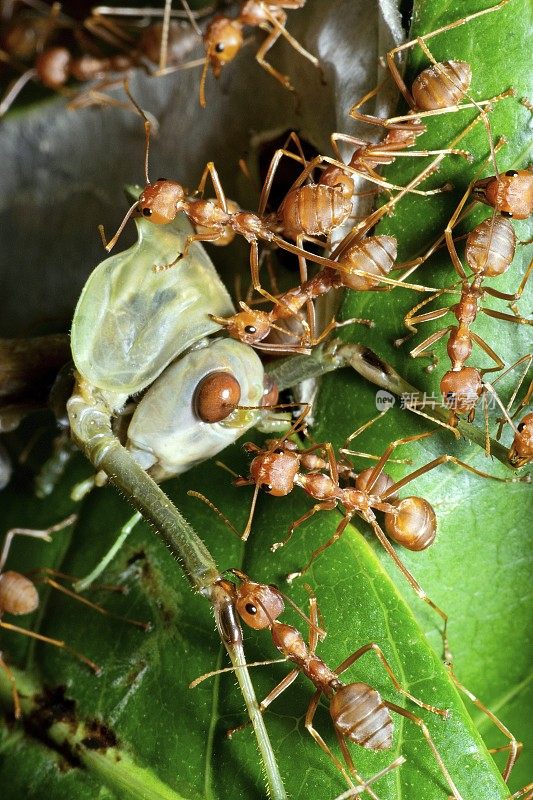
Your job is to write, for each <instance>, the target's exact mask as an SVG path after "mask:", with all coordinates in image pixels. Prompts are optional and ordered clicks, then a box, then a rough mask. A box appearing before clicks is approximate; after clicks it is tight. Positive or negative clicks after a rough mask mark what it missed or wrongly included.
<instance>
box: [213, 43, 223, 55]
mask: <svg viewBox="0 0 533 800" xmlns="http://www.w3.org/2000/svg"><path fill="white" fill-rule="evenodd" d="M224 46H225V45H224V42H217V43H216V45H215V53H223V52H224Z"/></svg>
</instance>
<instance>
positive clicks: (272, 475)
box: [235, 408, 528, 661]
mask: <svg viewBox="0 0 533 800" xmlns="http://www.w3.org/2000/svg"><path fill="white" fill-rule="evenodd" d="M387 410H388V409H386V410H385V411H383V412H381V413H380V414H379V415H378V416H377V417H374V418H373V419H371V420H370V421H368V422H367V423H365V424H364V425H362V426H361V427H360V428H359V429H357V430H356V431H354V433H352V434H351V435H350V436H349V437H348V439H347V440H346V443H345V446H344V447H343V448H342V449H341V453H344V454H346V455H352V454H353V453H352V451H350V450H348V449H347V445H348V444H349V443H350V442H351V441H353V439H355V438H356V437H357V436H359V435H360V434H361V433H362V432H363V431H365V430H367V429H368V428H369V427H370V426H371V425H373V424H374V423H375V422H377V421H378V420H379V419H381V417H382V416H383V415H384V414H385V413H387ZM307 412H308V408H306V409H304V411H303V413H302V414H301V415H300V417H299V418H298V420H297V421H296V422H295V423H294V425H293V426H292V428H290V429H289V431H287V433H286V434H285V435H284V436H283V437H282V438H280V439H275V440H269V441H268V442H267V444H266V447H265V448H263V449H262V448H259V447H258V446H257V445H255V444H253V443H251V442H249V443H247V444H245V445H244V446H245V449H246V450H247V451H248V452H251V453H254V458H253V460H252V463H251V464H250V475H249V477H248V478H244V477H237V479H236V480H235V484H236V485H237V486H249V485H253V486H254V487H255V488H254V495H253V499H252V505H251V509H250V514H249V517H248V521H247V524H246V527H245V529H244V532H243V534H242V537H241V538H242V539H243V540H246V539H247V538H248V536H249V535H250V531H251V525H252V519H253V515H254V511H255V505H256V502H257V497H258V493H259V490H260V489H263V490H264V491H266V492H267V494H271V495H273V496H274V497H283V496H286V495H288V494H290V492H291V491H292V490H293V489H294V487H295V486H300V487H301V488H302V489H303V490H304V492H305V493H306V494H308V495H309V496H310V497H312V498H313V499H314V500H316V501H317V502H316V503H315V505H314V506H313V507H312V508H311V509H310V510H309V511H307V512H306V513H305V514H304V515H303V516H302V517H300V518H299V519H297V520H296V521H295V522H293V523H292V525H291V526H290V528H289V532H288V535H287V537H286V538H285V539H284V540H283V541H281V542H276V543H275V544H274V545H272V548H271V549H272V551H275V550H277V549H278V548H279V547H282V546H284V545H285V544H287V542H289V540H290V539H291V537H292V534H293V532H294V531H295V529H296V528H297V527H299V526H300V525H301V524H302V523H304V522H305V521H306V520H308V519H310V518H311V517H312V516H314V514H316V513H318V512H319V511H331V510H333V509H335V508H338V507H339V506H342V508H343V512H344V513H343V518H342V520H341V521H340V523H339V525H338V526H337V528H336V529H335V532H334V533H333V535H332V536H331V537H330V539H328V541H327V542H325V543H323V544H322V545H320V547H318V548H317V549H316V550H315V551H314V552H313V553H312V554H311V557H310V558H309V560H308V562H307V563H306V564H305V566H304V567H303V568H302V569H300V570H298V571H297V572H293V573H291V574H290V575H289V576H288V578H287V580H288V581H289V582H292V581H293V580H294V579H295V578H297V577H299V576H301V575H303V574H304V573H305V572H307V570H308V569H309V568H310V567H311V566H312V564H313V562H314V561H315V559H316V558H318V556H319V555H321V553H323V552H324V551H325V550H326V549H327V548H328V547H330V546H331V545H332V544H334V543H335V542H336V541H337V540H338V539H339V538H340V537H341V536H342V534H343V533H344V531H345V529H346V528H347V526H348V524H349V523H350V521H351V520H352V518H353V517H354V516H355V515H358V516H360V517H361V518H362V519H364V520H365V521H366V522H367V523H368V524H369V525H370V526H371V527H372V530H373V532H374V533H375V535H376V537H377V538H378V540H379V542H380V543H381V545H382V546H383V547H384V549H385V550H386V552H387V553H388V555H389V556H390V557H391V558H392V560H393V561H394V563H395V564H396V566H397V567H398V569H399V570H400V572H401V573H402V574H403V576H404V577H405V578H406V579H407V581H408V582H409V584H410V585H411V587H412V588H413V589H414V591H415V592H416V594H417V595H418V597H420V599H421V600H423V601H424V602H425V603H427V604H428V605H429V606H430V607H431V608H433V610H434V611H435V612H436V613H437V614H438V615H439V616H440V617H441V619H442V620H443V622H444V629H443V642H444V652H445V659H446V660H447V661H450V659H451V655H450V653H449V650H448V641H447V626H448V617H447V614H445V612H444V611H443V610H442V609H441V608H439V606H437V605H436V603H434V602H433V600H431V599H430V598H429V597H428V596H427V594H426V593H425V591H424V590H423V589H422V587H421V586H420V584H419V583H418V582H417V581H416V579H415V578H414V576H413V575H412V574H411V573H410V572H409V570H408V569H407V568H406V566H405V565H404V563H403V562H402V560H401V559H400V557H399V556H398V555H397V553H396V551H395V549H394V548H393V546H392V545H391V543H390V542H389V540H388V538H387V536H386V535H385V532H384V531H383V530H382V528H381V526H380V525H379V523H378V521H377V519H376V516H375V513H374V512H375V511H381V512H383V513H384V518H385V531H386V533H387V535H388V537H390V538H391V539H393V540H394V541H395V542H396V543H398V544H401V545H403V546H404V547H406V548H407V549H409V550H414V551H420V550H424V549H426V548H427V547H429V546H430V545H431V544H432V543H433V541H434V539H435V536H436V532H437V520H436V516H435V512H434V510H433V508H432V506H431V505H430V504H429V503H428V502H427V500H424V498H422V497H412V496H411V497H406V498H403V499H399V498H398V496H397V492H398V490H399V489H401V488H402V487H404V486H406V485H407V484H408V483H410V482H411V481H413V480H414V479H415V478H418V477H420V476H421V475H423V474H425V473H427V472H429V471H431V470H433V469H436V468H437V467H439V466H440V465H441V464H446V463H452V464H455V465H457V466H458V467H461V468H462V469H465V470H467V471H468V472H471V473H473V474H475V475H479V476H480V477H482V478H489V479H492V480H496V481H499V482H501V483H516V482H521V481H523V480H528V478H527V477H526V478H523V479H522V478H515V477H512V478H500V477H497V476H495V475H490V474H489V473H486V472H482V471H481V470H478V469H476V468H475V467H472V466H471V465H470V464H467V463H465V462H464V461H461V460H460V459H458V458H456V457H455V456H452V455H447V454H445V455H441V456H438V457H437V458H435V459H433V460H432V461H430V462H429V463H427V464H425V465H424V466H422V467H420V468H418V469H416V470H414V471H413V472H411V473H410V474H409V475H407V476H406V477H404V478H402V479H401V480H399V481H396V482H395V481H394V480H393V479H392V478H391V477H390V476H389V475H388V474H387V473H386V472H385V471H384V469H385V465H386V463H387V462H388V461H389V459H390V457H391V455H392V454H393V452H394V450H395V449H396V448H397V447H399V446H401V445H403V444H408V443H409V442H414V441H420V440H422V439H426V438H428V437H429V436H432V435H433V434H434V433H435V431H426V432H424V433H419V434H414V435H412V436H406V437H403V438H400V439H397V440H395V441H393V442H391V443H390V444H389V445H388V447H387V448H386V449H385V451H384V452H383V454H382V455H381V456H379V457H378V458H377V464H376V465H375V466H374V467H369V468H368V469H365V470H363V471H362V472H360V473H358V474H356V473H353V472H351V471H350V470H351V468H346V466H345V465H342V463H339V461H338V460H337V459H336V457H335V454H334V452H333V447H332V445H331V444H330V443H325V444H318V445H313V446H312V447H310V448H304V449H302V448H300V447H298V445H296V444H295V443H294V442H292V441H289V436H291V435H292V434H293V433H294V432H295V431H296V430H298V427H299V426H300V425H301V423H302V422H303V419H304V417H305V415H306V414H307ZM447 427H449V426H447ZM316 451H318V452H319V454H320V455H318V456H317V455H315V453H316ZM355 455H362V456H365V455H366V454H360V453H357V454H355ZM342 477H346V478H348V485H347V486H345V487H343V486H341V483H340V480H341V478H342Z"/></svg>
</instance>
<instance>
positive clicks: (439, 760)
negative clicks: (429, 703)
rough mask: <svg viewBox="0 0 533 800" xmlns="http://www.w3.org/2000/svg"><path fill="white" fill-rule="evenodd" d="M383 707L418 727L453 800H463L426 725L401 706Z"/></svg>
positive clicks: (393, 704)
mask: <svg viewBox="0 0 533 800" xmlns="http://www.w3.org/2000/svg"><path fill="white" fill-rule="evenodd" d="M384 705H386V706H387V708H389V709H390V710H391V711H395V712H396V713H397V714H400V715H401V716H402V717H405V718H406V719H409V720H411V722H414V724H415V725H418V727H419V728H420V730H421V731H422V733H423V734H424V738H425V740H426V742H427V743H428V745H429V748H430V750H431V752H432V753H433V756H434V758H435V761H436V762H437V764H438V765H439V769H440V771H441V772H442V774H443V775H444V777H445V778H446V782H447V784H448V786H449V787H450V789H451V791H452V794H453V796H454V798H455V800H463V798H462V795H461V794H459V790H458V789H457V787H456V785H455V783H454V782H453V780H452V777H451V775H450V773H449V772H448V770H447V768H446V765H445V763H444V761H443V760H442V756H441V754H440V753H439V751H438V750H437V747H436V745H435V742H434V741H433V738H432V736H431V734H430V732H429V730H428V727H427V725H426V723H425V722H424V721H423V720H422V719H420V717H416V716H415V715H414V714H412V713H411V712H410V711H407V709H405V708H402V707H401V706H397V705H396V704H395V703H389V702H388V701H384Z"/></svg>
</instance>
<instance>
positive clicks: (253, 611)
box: [244, 603, 257, 616]
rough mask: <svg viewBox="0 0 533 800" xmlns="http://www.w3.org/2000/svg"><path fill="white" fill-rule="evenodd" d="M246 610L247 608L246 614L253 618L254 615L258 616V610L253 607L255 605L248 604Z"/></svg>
mask: <svg viewBox="0 0 533 800" xmlns="http://www.w3.org/2000/svg"><path fill="white" fill-rule="evenodd" d="M244 608H245V610H246V612H247V613H248V614H252V616H253V615H254V614H257V608H256V607H255V606H254V605H253V603H246V605H245V607H244Z"/></svg>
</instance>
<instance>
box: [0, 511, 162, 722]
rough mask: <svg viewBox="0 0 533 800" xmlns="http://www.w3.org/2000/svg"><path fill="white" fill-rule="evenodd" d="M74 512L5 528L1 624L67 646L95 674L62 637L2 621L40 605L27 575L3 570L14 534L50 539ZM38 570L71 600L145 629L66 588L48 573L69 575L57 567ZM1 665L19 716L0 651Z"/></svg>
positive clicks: (0, 563)
mask: <svg viewBox="0 0 533 800" xmlns="http://www.w3.org/2000/svg"><path fill="white" fill-rule="evenodd" d="M76 518H77V517H76V515H74V514H73V515H71V516H70V517H67V519H65V520H63V521H62V522H59V523H57V524H56V525H52V526H50V527H49V528H46V529H44V530H33V529H30V528H11V529H10V530H9V531H7V533H6V535H5V537H4V544H3V547H2V551H1V553H0V628H4V629H5V630H8V631H13V632H14V633H21V634H22V635H24V636H28V637H30V638H32V639H37V640H38V641H40V642H46V643H47V644H51V645H54V647H59V648H61V649H62V650H66V651H67V652H68V653H70V654H71V655H73V656H74V657H75V658H77V659H79V660H80V661H82V662H83V663H84V664H86V665H87V666H88V667H89V668H90V669H91V670H92V671H93V672H94V673H95V674H96V675H100V674H101V672H102V670H101V668H100V667H99V666H98V665H97V664H95V663H94V661H91V660H90V659H89V658H87V657H86V656H84V655H83V654H82V653H79V652H78V651H77V650H74V649H73V648H72V647H70V646H69V645H68V644H66V643H65V642H64V641H61V640H59V639H52V638H50V637H49V636H43V634H41V633H35V632H34V631H30V630H27V629H26V628H21V627H19V626H18V625H13V624H11V623H10V622H4V620H3V619H2V616H3V615H4V614H14V615H23V614H31V613H32V612H34V611H36V610H37V608H38V606H39V595H38V594H37V589H36V587H35V584H34V582H33V581H32V580H30V578H28V577H26V576H25V575H22V574H21V573H20V572H14V571H13V570H4V566H5V563H6V561H7V557H8V555H9V551H10V549H11V544H12V542H13V539H14V537H15V536H30V537H32V538H33V539H41V540H42V541H45V542H51V541H52V539H51V538H50V534H52V533H55V532H56V531H59V530H62V529H63V528H66V527H67V526H69V525H72V524H73V523H74V522H75V520H76ZM40 572H44V573H45V575H44V576H42V577H41V578H40V580H41V582H42V583H45V584H46V585H48V586H50V587H52V588H53V589H56V590H57V591H59V592H62V593H63V594H66V595H68V597H71V598H72V599H73V600H78V601H79V602H80V603H83V604H84V605H86V606H89V608H92V609H94V610H95V611H98V613H100V614H105V615H106V616H109V617H114V618H115V619H120V620H124V621H126V622H129V623H130V624H132V625H136V626H137V627H140V628H142V629H143V630H148V628H149V625H147V624H146V623H144V622H138V621H136V620H132V619H126V618H125V617H120V616H118V615H116V614H112V613H111V612H110V611H106V609H104V608H102V607H101V606H98V605H96V604H95V603H92V602H90V601H89V600H87V599H86V598H84V597H80V596H79V595H77V594H76V593H75V592H71V591H70V589H67V588H66V587H65V586H62V585H61V584H60V583H58V582H57V581H56V580H54V578H53V577H49V576H57V577H60V578H68V577H69V576H66V575H63V573H60V572H57V571H56V570H52V569H48V568H47V569H45V570H40ZM0 669H3V670H4V672H5V673H6V675H7V677H8V679H9V681H10V683H11V687H12V696H13V708H14V714H15V718H16V719H19V718H20V716H21V707H20V699H19V696H18V692H17V687H16V682H15V677H14V675H13V673H12V672H11V670H10V669H9V667H8V666H7V664H6V663H5V661H4V659H3V658H2V654H1V653H0Z"/></svg>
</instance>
